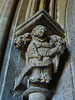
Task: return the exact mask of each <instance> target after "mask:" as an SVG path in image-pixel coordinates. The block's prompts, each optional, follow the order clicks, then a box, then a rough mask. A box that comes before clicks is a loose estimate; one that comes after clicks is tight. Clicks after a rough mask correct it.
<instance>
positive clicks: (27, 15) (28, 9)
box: [25, 0, 33, 20]
mask: <svg viewBox="0 0 75 100" xmlns="http://www.w3.org/2000/svg"><path fill="white" fill-rule="evenodd" d="M32 1H33V0H29V3H28V7H27V11H26V16H25V20H26V19H27V18H29V15H30V11H31V6H32Z"/></svg>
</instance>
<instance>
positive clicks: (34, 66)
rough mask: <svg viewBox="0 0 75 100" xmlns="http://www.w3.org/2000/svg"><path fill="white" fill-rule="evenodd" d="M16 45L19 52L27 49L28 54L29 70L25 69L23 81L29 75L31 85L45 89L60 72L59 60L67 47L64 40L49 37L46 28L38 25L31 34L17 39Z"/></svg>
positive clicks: (53, 36) (27, 64)
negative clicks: (53, 75)
mask: <svg viewBox="0 0 75 100" xmlns="http://www.w3.org/2000/svg"><path fill="white" fill-rule="evenodd" d="M14 44H15V47H16V48H17V49H18V50H21V49H25V52H26V67H28V68H26V69H23V73H22V77H21V80H23V78H24V77H25V75H27V76H28V78H27V80H28V82H29V84H30V85H31V84H35V85H36V86H37V83H39V84H42V86H43V88H45V86H44V84H49V83H50V81H51V80H52V74H54V73H55V72H57V70H58V65H59V59H60V56H61V54H63V53H64V50H65V45H66V44H65V41H64V39H63V38H61V37H60V36H57V35H51V36H49V35H48V32H47V28H46V27H45V26H43V25H37V26H35V27H34V28H33V30H32V32H31V33H25V34H24V35H20V36H18V37H17V38H15V41H14ZM53 69H54V70H53ZM52 70H53V71H52ZM21 80H20V82H21ZM16 86H17V85H16ZM37 87H38V86H37ZM29 88H30V86H29Z"/></svg>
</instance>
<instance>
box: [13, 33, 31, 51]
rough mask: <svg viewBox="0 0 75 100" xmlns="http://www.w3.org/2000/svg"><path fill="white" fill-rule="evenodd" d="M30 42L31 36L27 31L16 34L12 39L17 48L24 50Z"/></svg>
mask: <svg viewBox="0 0 75 100" xmlns="http://www.w3.org/2000/svg"><path fill="white" fill-rule="evenodd" d="M30 42H31V36H30V34H29V33H25V34H24V35H20V36H17V37H16V38H15V39H14V45H15V47H16V48H17V49H18V50H25V48H27V46H28V45H29V43H30Z"/></svg>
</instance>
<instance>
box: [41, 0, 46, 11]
mask: <svg viewBox="0 0 75 100" xmlns="http://www.w3.org/2000/svg"><path fill="white" fill-rule="evenodd" d="M46 2H47V0H41V1H40V6H39V10H41V9H46Z"/></svg>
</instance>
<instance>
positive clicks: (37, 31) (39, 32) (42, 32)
mask: <svg viewBox="0 0 75 100" xmlns="http://www.w3.org/2000/svg"><path fill="white" fill-rule="evenodd" d="M32 36H35V37H38V38H40V39H43V38H46V36H47V28H46V27H45V26H42V25H37V26H36V27H34V29H33V30H32Z"/></svg>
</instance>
